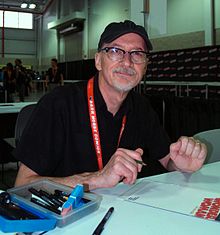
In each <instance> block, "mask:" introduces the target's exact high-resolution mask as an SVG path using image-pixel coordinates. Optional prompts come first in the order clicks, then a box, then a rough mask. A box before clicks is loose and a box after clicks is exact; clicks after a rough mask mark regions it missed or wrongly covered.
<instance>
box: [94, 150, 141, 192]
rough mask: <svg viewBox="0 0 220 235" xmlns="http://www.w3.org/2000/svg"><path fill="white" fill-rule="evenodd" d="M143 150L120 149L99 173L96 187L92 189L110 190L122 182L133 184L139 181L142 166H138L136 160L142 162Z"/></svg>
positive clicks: (96, 178)
mask: <svg viewBox="0 0 220 235" xmlns="http://www.w3.org/2000/svg"><path fill="white" fill-rule="evenodd" d="M142 155H143V150H142V149H141V148H138V149H136V150H135V151H133V150H128V149H124V148H118V149H117V150H116V152H115V153H114V155H113V156H112V157H111V159H110V160H109V162H108V163H107V165H106V166H105V167H104V168H103V169H102V170H100V171H99V172H97V174H96V177H95V179H94V181H95V182H91V183H92V184H93V183H94V184H95V185H91V186H92V188H93V186H95V188H110V187H114V186H115V185H117V184H118V183H119V182H120V181H121V180H122V181H123V182H124V183H125V184H133V183H135V181H136V179H137V174H138V172H140V171H141V168H142V165H141V164H138V163H137V162H136V161H135V160H139V161H142V158H141V156H142Z"/></svg>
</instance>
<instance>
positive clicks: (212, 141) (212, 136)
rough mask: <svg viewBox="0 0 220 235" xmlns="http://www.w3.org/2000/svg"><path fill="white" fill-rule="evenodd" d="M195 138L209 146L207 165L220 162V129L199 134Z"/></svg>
mask: <svg viewBox="0 0 220 235" xmlns="http://www.w3.org/2000/svg"><path fill="white" fill-rule="evenodd" d="M193 137H194V138H195V139H198V140H200V141H202V142H203V143H204V144H206V146H207V150H208V154H207V158H206V160H205V164H207V163H212V162H217V161H220V129H213V130H208V131H203V132H199V133H197V134H195V135H194V136H193Z"/></svg>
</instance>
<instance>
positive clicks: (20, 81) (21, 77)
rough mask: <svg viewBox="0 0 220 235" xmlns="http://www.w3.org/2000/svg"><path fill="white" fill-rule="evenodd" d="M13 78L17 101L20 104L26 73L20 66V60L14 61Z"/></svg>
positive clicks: (23, 93) (22, 98) (22, 100)
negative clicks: (18, 100) (14, 79)
mask: <svg viewBox="0 0 220 235" xmlns="http://www.w3.org/2000/svg"><path fill="white" fill-rule="evenodd" d="M15 77H16V88H17V91H18V96H19V99H20V101H21V102H24V96H25V83H26V78H27V73H26V69H25V67H23V66H22V61H21V60H20V59H16V60H15Z"/></svg>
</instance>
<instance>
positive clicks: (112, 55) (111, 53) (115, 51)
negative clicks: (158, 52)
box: [99, 47, 149, 64]
mask: <svg viewBox="0 0 220 235" xmlns="http://www.w3.org/2000/svg"><path fill="white" fill-rule="evenodd" d="M99 51H105V52H106V53H107V56H108V58H109V59H110V60H112V61H122V60H123V59H124V57H125V54H126V53H128V54H129V55H130V57H131V61H132V62H133V63H135V64H143V63H145V62H148V61H149V53H147V52H146V51H135V50H134V51H125V50H123V49H120V48H117V47H105V48H102V49H100V50H99Z"/></svg>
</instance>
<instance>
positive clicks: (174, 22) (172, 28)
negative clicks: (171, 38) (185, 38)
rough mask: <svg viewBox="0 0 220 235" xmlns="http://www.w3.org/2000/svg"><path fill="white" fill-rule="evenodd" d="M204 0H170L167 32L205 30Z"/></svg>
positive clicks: (177, 32) (168, 3)
mask: <svg viewBox="0 0 220 235" xmlns="http://www.w3.org/2000/svg"><path fill="white" fill-rule="evenodd" d="M203 8H204V0H193V1H192V0H184V1H183V0H168V1H167V34H168V35H175V34H182V33H189V32H197V31H202V30H204V17H203V13H204V9H203Z"/></svg>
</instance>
